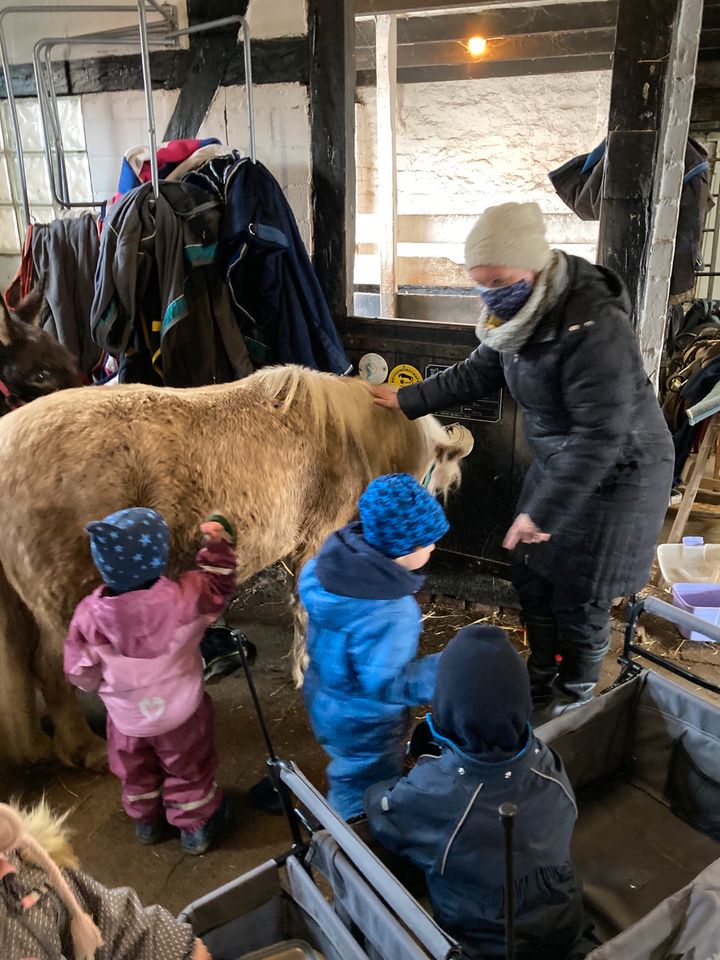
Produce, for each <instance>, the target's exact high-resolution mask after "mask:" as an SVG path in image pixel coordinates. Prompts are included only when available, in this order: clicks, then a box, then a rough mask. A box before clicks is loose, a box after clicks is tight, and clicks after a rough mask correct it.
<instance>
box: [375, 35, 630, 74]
mask: <svg viewBox="0 0 720 960" xmlns="http://www.w3.org/2000/svg"><path fill="white" fill-rule="evenodd" d="M614 46H615V30H614V29H613V28H609V27H598V28H596V29H594V30H569V31H568V30H565V31H555V32H554V33H537V34H521V35H520V36H513V37H499V38H498V39H496V40H491V41H489V42H488V46H487V52H486V54H485V55H484V56H483V57H482V58H481V59H479V60H474V59H473V58H472V57H471V56H470V54H469V53H468V51H467V48H466V47H465V44H464V43H463V42H461V41H459V40H439V41H437V42H434V41H429V42H428V43H411V44H405V45H403V46H400V47H398V53H397V63H398V67H399V68H400V69H405V68H406V67H429V66H445V65H449V64H462V63H495V62H497V61H508V60H541V59H545V58H552V57H567V56H574V57H579V56H588V55H590V54H597V53H605V54H611V53H612V52H613V48H614ZM373 64H374V51H371V50H369V49H367V48H362V49H360V50H358V51H357V66H358V70H370V69H372V67H373Z"/></svg>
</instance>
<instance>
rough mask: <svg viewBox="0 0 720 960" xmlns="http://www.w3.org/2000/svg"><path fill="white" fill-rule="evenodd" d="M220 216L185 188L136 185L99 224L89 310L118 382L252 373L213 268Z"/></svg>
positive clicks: (195, 381) (189, 380)
mask: <svg viewBox="0 0 720 960" xmlns="http://www.w3.org/2000/svg"><path fill="white" fill-rule="evenodd" d="M220 218H221V210H220V205H219V203H218V201H217V200H214V199H212V198H210V197H208V195H207V193H206V192H205V191H203V190H199V189H198V188H197V187H193V186H192V185H191V184H188V183H175V182H172V181H164V182H161V184H160V196H159V197H158V198H157V199H155V197H154V196H153V192H152V186H151V185H150V184H145V185H143V186H141V187H137V188H136V189H134V190H131V191H130V192H129V193H127V194H125V196H124V197H122V198H121V199H120V200H119V201H118V203H116V204H115V205H114V206H113V207H112V209H111V211H110V214H109V216H108V218H107V220H106V222H105V227H104V229H103V234H102V238H101V244H100V259H99V261H98V265H97V272H96V275H95V299H94V301H93V305H92V317H91V325H92V332H93V338H94V340H95V342H96V343H97V344H99V345H100V346H101V347H102V348H103V349H104V350H107V351H108V353H111V354H114V355H115V356H119V357H120V358H121V364H120V373H119V380H120V382H121V383H123V382H124V383H130V382H141V383H154V384H159V385H165V386H170V387H193V386H203V385H205V384H210V383H225V382H227V381H230V380H237V379H239V378H241V377H243V376H247V375H248V374H249V373H252V370H253V367H252V364H251V362H250V358H249V356H248V352H247V348H246V346H245V341H244V339H243V336H242V334H241V332H240V329H239V327H238V324H237V320H236V319H235V316H234V313H233V310H232V307H231V304H230V298H229V293H228V290H227V288H226V285H225V283H224V281H223V277H222V274H221V272H220V270H219V268H218V265H217V263H216V258H217V251H218V246H217V240H218V230H219V226H220Z"/></svg>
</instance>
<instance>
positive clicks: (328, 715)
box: [299, 523, 438, 754]
mask: <svg viewBox="0 0 720 960" xmlns="http://www.w3.org/2000/svg"><path fill="white" fill-rule="evenodd" d="M422 583H423V578H422V577H421V576H418V574H415V573H410V572H409V571H407V570H405V569H404V568H403V567H401V566H400V565H399V564H397V563H395V561H394V560H390V559H388V557H386V556H384V555H383V554H382V553H380V552H379V551H377V550H375V549H374V548H373V547H371V546H370V545H369V544H368V543H366V541H365V540H364V539H363V537H362V528H361V525H360V524H359V523H355V524H351V525H350V526H348V527H344V528H343V529H342V530H339V531H338V532H337V533H334V534H333V535H332V536H331V537H330V538H329V539H328V540H327V541H326V543H325V545H324V546H323V547H322V549H321V550H320V553H319V554H318V555H317V557H315V558H314V559H313V560H311V561H310V562H309V563H308V564H307V565H306V566H305V568H304V569H303V571H302V574H301V575H300V586H299V589H300V599H301V600H302V603H303V605H304V606H305V609H306V610H307V613H308V618H309V628H308V655H309V658H310V664H309V666H308V669H307V672H306V674H305V682H304V693H305V700H306V703H307V706H308V711H309V713H310V720H311V723H312V726H313V730H314V732H315V735H316V736H317V738H318V740H319V741H320V742H321V743H323V744H330V745H331V746H332V750H333V753H336V754H338V753H343V752H345V751H347V752H358V751H361V752H365V750H373V749H374V745H376V744H380V743H381V741H382V740H383V739H385V738H386V737H387V736H388V735H389V731H390V730H391V729H392V730H393V731H395V730H397V731H399V732H402V725H403V724H404V722H405V720H406V713H407V711H406V708H407V707H409V706H416V705H418V704H422V703H428V702H429V701H430V699H431V698H432V693H433V688H434V685H435V674H436V672H437V661H438V655H437V654H435V655H432V656H429V657H423V658H421V659H415V658H416V656H417V648H418V640H419V637H420V633H421V629H422V626H421V612H420V607H419V606H418V603H417V601H416V600H415V599H414V597H413V594H414V593H415V592H416V591H417V590H419V589H420V587H421V586H422Z"/></svg>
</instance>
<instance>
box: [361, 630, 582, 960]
mask: <svg viewBox="0 0 720 960" xmlns="http://www.w3.org/2000/svg"><path fill="white" fill-rule="evenodd" d="M531 713H532V700H531V698H530V683H529V680H528V674H527V670H526V669H525V664H524V663H523V661H522V659H521V658H520V657H519V656H518V654H517V653H516V652H515V651H514V650H513V648H512V646H511V645H510V643H509V642H508V640H507V638H506V637H505V634H504V633H503V631H502V630H500V629H499V628H497V627H475V626H472V627H465V629H463V630H461V631H460V632H459V633H458V634H457V636H455V637H454V638H453V639H452V640H451V641H450V643H449V644H448V646H447V648H446V649H445V651H444V652H443V653H442V655H441V657H440V664H439V667H438V673H437V681H436V687H435V693H434V696H433V700H432V714H431V715H430V716H428V723H429V726H430V731H431V733H432V736H433V739H434V741H435V743H436V745H437V746H438V747H439V750H438V753H439V755H438V756H424V757H421V758H420V759H419V760H418V762H417V764H416V765H415V767H414V768H413V769H412V770H411V772H410V773H409V774H408V776H406V777H403V778H402V779H401V780H397V781H395V782H389V783H380V784H377V785H375V786H374V787H372V788H371V789H370V790H369V791H368V792H367V794H366V796H365V809H366V811H367V815H368V825H369V827H370V830H371V832H372V833H373V835H374V837H375V838H376V840H378V841H379V842H380V843H381V844H382V845H383V846H384V847H386V848H387V849H388V850H391V851H392V852H393V853H396V854H400V855H401V856H404V857H406V858H407V859H409V860H410V861H411V862H412V863H413V864H415V866H417V867H419V868H420V869H421V870H423V871H424V873H425V878H426V880H427V884H428V891H429V893H430V899H431V901H432V905H433V910H434V913H435V918H436V920H437V921H438V923H439V924H440V926H441V927H443V928H444V929H445V930H446V931H447V932H448V933H449V934H451V936H453V937H455V938H456V939H457V940H458V941H459V942H460V944H461V945H462V946H463V947H464V949H465V951H466V952H467V954H468V955H469V956H470V957H482V958H484V960H485V958H494V957H495V958H500V957H505V935H504V906H503V904H504V893H503V885H504V879H505V872H504V845H503V830H502V826H501V823H500V819H499V816H498V808H499V806H500V805H501V804H502V803H505V802H510V803H514V804H515V805H516V806H517V809H518V812H517V815H516V817H515V828H514V851H515V854H514V873H515V903H516V908H515V937H516V948H515V956H516V960H539V958H542V960H566V958H567V957H568V955H569V954H570V953H571V952H572V951H573V949H574V948H575V946H576V944H577V943H578V941H579V939H580V937H581V933H582V928H583V905H582V887H581V885H580V882H579V880H578V877H577V875H576V873H575V870H574V868H573V864H572V861H571V858H570V840H571V837H572V834H573V828H574V826H575V820H576V817H577V809H576V806H575V797H574V795H573V790H572V787H571V786H570V783H569V781H568V778H567V775H566V773H565V770H564V769H563V765H562V762H561V760H560V759H559V757H558V756H557V755H556V754H555V753H553V751H552V750H551V749H550V747H548V746H546V745H545V744H544V743H543V742H542V741H541V740H538V739H536V737H535V736H534V735H533V733H532V730H531V729H530V723H529V721H530V715H531ZM583 955H584V954H583Z"/></svg>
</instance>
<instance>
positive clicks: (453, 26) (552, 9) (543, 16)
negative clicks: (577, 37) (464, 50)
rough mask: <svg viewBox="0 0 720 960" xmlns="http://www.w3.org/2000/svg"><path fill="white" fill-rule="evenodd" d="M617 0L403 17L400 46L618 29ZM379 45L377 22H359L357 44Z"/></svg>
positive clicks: (399, 38)
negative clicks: (616, 23) (374, 28)
mask: <svg viewBox="0 0 720 960" xmlns="http://www.w3.org/2000/svg"><path fill="white" fill-rule="evenodd" d="M616 19H617V0H587V2H584V3H557V4H548V5H546V6H540V7H519V8H509V9H503V10H482V11H480V12H479V13H446V14H442V15H439V16H434V17H427V16H426V17H399V18H398V25H397V32H398V44H400V45H401V46H402V45H403V44H407V43H427V42H428V41H436V42H437V41H439V40H467V38H468V37H472V36H475V35H477V36H481V37H510V36H515V35H517V34H523V33H527V34H534V33H555V32H557V31H563V30H596V29H599V28H603V27H605V28H607V27H612V28H614V27H615V21H616ZM374 43H375V38H374V30H373V21H372V20H360V21H359V22H358V33H357V45H358V47H360V46H368V47H372V46H373V45H374Z"/></svg>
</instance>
